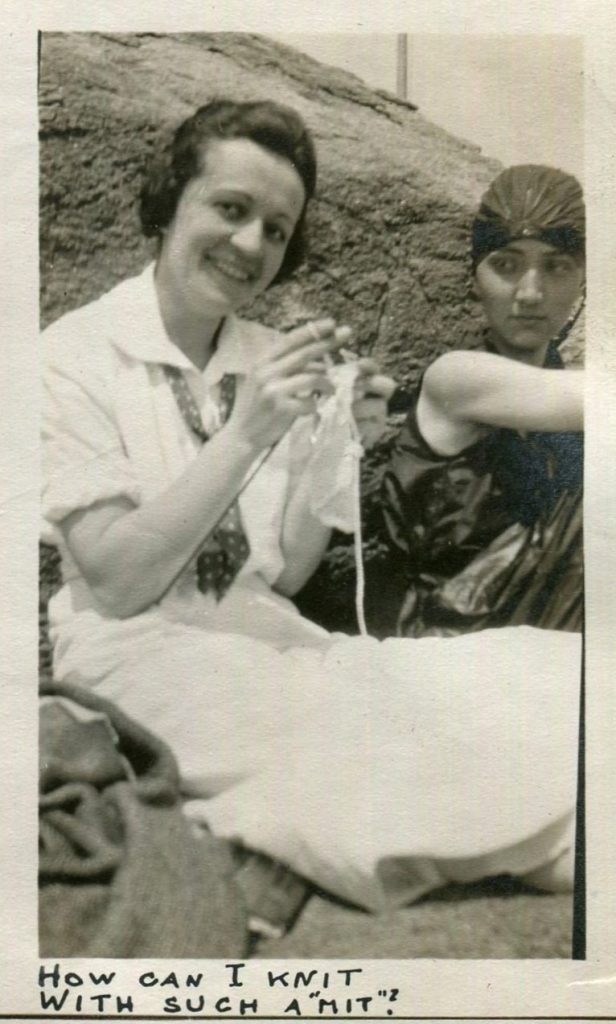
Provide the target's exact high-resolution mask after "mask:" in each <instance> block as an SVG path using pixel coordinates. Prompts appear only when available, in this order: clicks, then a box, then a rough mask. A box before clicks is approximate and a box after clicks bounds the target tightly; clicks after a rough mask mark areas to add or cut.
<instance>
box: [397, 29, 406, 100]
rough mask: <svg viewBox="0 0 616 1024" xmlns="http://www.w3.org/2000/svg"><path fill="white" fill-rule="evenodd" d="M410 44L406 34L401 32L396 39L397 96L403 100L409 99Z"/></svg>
mask: <svg viewBox="0 0 616 1024" xmlns="http://www.w3.org/2000/svg"><path fill="white" fill-rule="evenodd" d="M407 72H408V44H407V35H406V32H399V33H398V35H397V37H396V95H397V96H398V97H399V98H400V99H401V100H406V99H408V95H407V93H408V83H407Z"/></svg>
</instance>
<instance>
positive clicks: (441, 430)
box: [418, 351, 584, 451]
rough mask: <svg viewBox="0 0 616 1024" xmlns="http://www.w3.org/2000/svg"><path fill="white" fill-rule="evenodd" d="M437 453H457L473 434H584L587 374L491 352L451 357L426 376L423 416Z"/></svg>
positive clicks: (420, 412) (422, 423)
mask: <svg viewBox="0 0 616 1024" xmlns="http://www.w3.org/2000/svg"><path fill="white" fill-rule="evenodd" d="M418 415H419V418H420V426H421V428H422V432H423V431H426V432H427V436H426V440H427V441H428V443H430V444H434V446H435V447H437V448H439V449H442V450H443V451H447V450H448V449H451V451H455V450H456V440H461V441H462V442H463V443H462V444H460V445H459V446H458V450H459V449H460V448H462V447H464V446H465V445H466V444H468V443H470V442H472V440H473V438H472V436H471V435H472V433H473V430H475V431H477V430H478V429H480V428H481V427H486V426H489V427H509V428H510V429H512V430H544V431H549V432H556V431H569V430H572V431H577V430H583V421H584V373H583V372H581V371H579V370H569V371H555V370H550V369H548V370H545V369H540V368H537V367H534V366H528V365H526V364H525V363H518V362H516V361H515V360H513V359H507V358H506V357H505V356H500V355H495V354H492V353H490V352H473V351H461V352H448V353H446V354H445V355H443V356H440V357H439V358H438V359H437V360H435V362H434V363H433V364H432V365H431V366H430V367H429V368H428V370H427V371H426V373H425V375H424V380H423V386H422V392H421V397H420V407H419V410H418Z"/></svg>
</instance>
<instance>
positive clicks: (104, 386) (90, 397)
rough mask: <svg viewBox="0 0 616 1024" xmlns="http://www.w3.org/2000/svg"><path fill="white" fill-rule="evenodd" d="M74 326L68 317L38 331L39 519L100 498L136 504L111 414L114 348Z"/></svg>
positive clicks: (75, 322)
mask: <svg viewBox="0 0 616 1024" xmlns="http://www.w3.org/2000/svg"><path fill="white" fill-rule="evenodd" d="M80 326H81V325H80V322H79V318H76V319H73V318H72V315H71V314H69V316H67V317H65V318H63V320H61V321H58V323H57V324H54V325H53V326H52V327H51V328H49V329H48V330H47V331H45V332H44V334H43V345H44V353H43V355H44V377H43V423H42V463H43V465H42V469H43V516H44V518H45V519H46V520H47V521H48V522H50V523H59V522H61V520H62V519H64V518H65V517H66V516H67V515H69V514H70V513H71V512H75V511H76V510H77V509H83V508H87V507H89V506H90V505H93V504H95V503H96V502H99V501H104V500H105V499H110V498H117V497H120V496H125V497H128V498H130V500H131V501H133V502H134V503H135V504H138V503H139V487H138V484H137V481H136V479H135V477H134V474H133V472H132V471H131V466H130V463H129V461H128V458H127V457H126V453H125V451H124V447H123V444H122V438H121V435H120V432H119V428H118V425H117V423H116V420H115V417H114V393H115V377H116V374H117V372H118V368H117V366H116V365H115V362H114V353H113V350H112V348H111V346H109V345H108V344H107V343H106V342H105V341H104V340H101V339H100V338H98V339H97V338H96V334H95V332H90V331H88V329H87V326H86V328H85V329H84V330H83V331H81V330H80ZM69 328H70V330H69ZM97 341H98V342H99V343H98V344H97Z"/></svg>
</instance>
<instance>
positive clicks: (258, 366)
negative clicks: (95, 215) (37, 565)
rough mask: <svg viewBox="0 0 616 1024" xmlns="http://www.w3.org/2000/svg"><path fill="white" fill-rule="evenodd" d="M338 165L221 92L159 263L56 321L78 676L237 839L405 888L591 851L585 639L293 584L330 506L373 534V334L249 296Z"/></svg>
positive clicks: (156, 220)
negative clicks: (462, 622) (357, 436)
mask: <svg viewBox="0 0 616 1024" xmlns="http://www.w3.org/2000/svg"><path fill="white" fill-rule="evenodd" d="M315 181H316V162H315V156H314V150H313V145H312V142H311V139H310V136H309V134H308V132H307V130H306V129H305V127H304V125H303V123H302V121H301V120H300V118H299V117H298V116H297V115H296V114H295V113H294V112H293V111H290V110H288V109H287V108H283V107H280V106H278V105H277V104H273V103H234V102H231V101H225V100H221V101H215V102H213V103H210V104H209V105H207V106H206V107H202V108H200V110H198V111H197V112H196V114H195V115H194V116H193V117H191V118H189V119H188V121H186V122H185V123H184V124H183V125H182V126H181V127H180V128H179V129H178V131H177V133H176V135H175V137H174V140H173V142H172V145H171V147H170V149H169V152H168V154H167V156H166V158H165V159H164V160H163V162H162V164H161V165H159V166H157V167H155V168H154V169H153V171H152V174H151V175H150V179H149V183H148V185H147V186H146V187H145V189H144V192H143V195H142V201H141V219H142V225H143V228H144V231H145V233H146V234H147V235H149V236H154V237H156V238H157V239H158V251H157V257H156V261H155V263H154V264H153V265H151V266H149V267H147V268H146V270H145V271H144V272H143V273H142V274H141V275H140V276H138V277H136V278H132V279H130V280H128V281H125V282H124V283H122V284H120V285H119V286H117V287H116V288H114V289H113V290H112V291H111V292H109V293H108V294H107V295H104V296H103V297H102V298H101V299H99V300H98V301H96V302H94V303H92V304H90V305H88V306H85V307H83V308H81V309H78V310H76V311H74V312H72V313H69V314H68V315H67V316H65V317H63V318H62V319H61V320H59V321H58V322H57V323H55V324H53V325H52V327H51V328H49V329H48V330H47V331H46V332H45V350H46V359H47V369H46V376H45V386H46V407H45V416H44V459H45V494H44V511H45V516H46V519H47V521H48V523H49V524H51V526H52V528H53V531H54V536H55V539H56V541H57V543H58V544H59V546H60V550H61V554H62V566H63V579H64V586H63V588H62V590H61V591H60V593H59V594H58V595H57V596H56V597H55V598H54V599H53V601H52V602H51V605H50V632H51V638H52V642H53V646H54V672H55V675H56V678H58V679H59V680H63V681H66V682H74V683H79V684H81V685H88V686H93V687H96V689H97V690H98V691H99V692H100V693H102V694H104V695H105V696H107V697H110V698H112V699H114V700H116V701H117V702H118V704H120V705H121V706H122V707H123V708H124V709H125V710H126V711H128V712H129V713H131V714H132V715H133V716H134V717H136V718H137V719H138V720H140V721H142V722H143V723H144V724H145V725H147V726H149V727H150V728H152V729H153V730H155V731H156V732H158V733H159V734H160V735H161V736H162V737H163V738H165V739H166V740H167V741H168V742H169V744H170V745H171V747H172V749H173V750H174V752H175V754H176V756H177V758H178V761H179V765H180V769H181V772H182V776H183V778H184V780H185V786H186V791H187V792H189V793H191V794H192V795H194V796H196V797H199V798H200V799H198V800H196V801H195V803H194V804H193V808H192V809H193V813H194V814H195V815H197V816H199V817H201V818H202V819H203V820H204V821H206V822H207V823H208V825H209V826H210V827H211V828H212V829H213V830H214V831H216V832H218V833H219V834H222V835H227V836H233V837H235V838H238V839H240V840H242V841H243V842H245V843H246V844H247V845H249V846H252V847H255V848H257V849H259V850H263V851H265V852H266V853H269V854H271V855H272V856H274V857H277V858H280V859H281V860H282V861H284V862H286V863H288V864H290V865H291V866H292V867H294V868H295V869H296V870H297V871H299V872H300V873H302V874H305V875H306V876H307V877H309V878H311V879H313V880H314V881H316V882H318V883H319V884H320V885H322V886H323V887H325V888H329V889H330V890H332V891H334V892H336V893H338V894H339V895H341V896H344V897H346V898H348V899H350V900H353V901H356V902H358V903H360V904H363V905H364V906H367V907H378V906H381V905H382V904H383V902H385V901H386V900H388V899H395V900H397V901H404V900H408V899H411V898H414V897H416V896H417V895H419V894H421V893H422V892H425V891H426V890H428V889H430V888H433V887H434V886H437V885H439V884H441V883H442V882H444V881H447V880H448V879H459V880H469V879H474V878H479V877H482V876H484V875H486V874H496V873H502V872H513V873H517V874H528V873H529V872H533V871H535V870H536V869H539V868H545V866H546V865H548V866H549V865H554V864H561V863H562V859H563V857H565V856H568V852H569V851H570V850H571V836H572V822H573V809H574V805H575V779H576V736H577V713H576V712H577V705H578V700H577V689H578V680H579V637H576V636H575V635H573V634H552V633H549V632H546V631H536V630H532V629H525V628H520V629H517V630H500V631H487V632H485V633H482V634H479V635H476V636H469V637H461V638H457V639H455V640H445V641H443V640H440V639H437V640H435V639H425V640H420V641H411V640H394V639H392V640H387V641H384V642H382V643H379V642H377V641H376V640H373V639H371V638H368V637H352V638H345V637H340V636H333V635H331V634H329V633H327V632H326V631H325V630H323V629H321V628H320V627H318V626H316V625H315V624H314V623H312V622H309V621H308V620H306V619H304V618H302V617H301V616H300V615H299V613H298V612H297V610H296V609H295V606H294V605H293V604H292V603H291V601H290V600H289V599H288V595H292V594H293V593H295V592H296V591H297V590H298V589H299V588H300V587H301V586H302V585H303V583H304V582H305V581H306V580H307V579H308V577H309V576H310V575H311V574H312V572H313V571H314V569H315V568H316V566H317V564H318V562H319V561H320V559H321V557H322V554H323V552H324V550H325V547H326V545H327V543H328V540H329V536H330V530H331V523H332V522H337V523H339V522H340V520H341V519H342V520H343V521H346V522H347V524H348V526H347V528H349V529H350V528H352V509H353V494H350V495H348V496H347V495H345V494H344V493H342V491H343V488H341V486H339V481H340V480H341V479H346V480H348V481H353V479H354V477H353V473H352V472H351V473H350V475H349V468H348V467H349V463H348V452H349V449H348V445H347V447H346V448H345V447H344V445H342V447H341V449H340V455H339V457H338V456H337V455H336V452H337V451H338V449H337V447H336V445H337V443H338V442H339V441H340V437H342V436H344V437H346V438H347V441H349V439H351V440H352V439H353V426H352V423H349V421H348V416H347V419H346V421H345V420H344V416H342V418H341V419H340V420H337V419H336V417H337V415H338V411H339V410H340V409H342V407H343V405H344V403H342V405H340V404H338V405H336V404H335V403H336V402H338V403H340V395H343V392H344V386H343V385H344V382H343V381H342V378H341V377H336V373H335V372H332V371H331V362H332V360H331V358H330V357H331V355H332V354H333V353H335V352H336V350H337V349H338V348H339V347H340V346H341V345H343V344H344V342H345V340H347V339H348V337H349V334H350V332H349V330H348V329H347V328H344V327H343V328H339V327H337V326H336V324H335V323H334V322H333V321H332V320H330V319H323V320H320V321H317V322H315V323H312V324H308V325H306V326H304V327H300V328H298V329H296V330H295V331H292V332H291V333H289V334H286V335H281V334H279V333H277V332H275V331H273V330H270V329H268V328H264V327H262V326H260V325H257V324H255V323H251V322H249V321H246V320H243V319H240V318H238V317H237V316H236V310H237V309H239V308H241V307H242V306H244V305H246V304H247V303H249V302H250V301H251V300H252V299H253V298H254V297H255V296H257V295H258V294H259V293H260V292H262V291H263V290H264V289H265V288H267V287H268V286H269V285H270V284H271V283H272V282H274V281H277V280H281V279H282V278H283V277H284V276H286V275H288V274H290V273H291V272H292V271H293V270H294V269H295V267H296V266H297V265H298V263H299V262H300V261H301V259H302V256H303V253H304V244H305V243H304V230H305V217H306V209H307V205H308V203H309V200H310V198H311V196H312V195H313V192H314V188H315ZM353 373H354V374H355V375H356V376H355V382H354V390H353V391H352V392H349V386H350V385H349V380H347V383H346V388H347V405H346V409H347V412H348V409H349V408H350V405H349V403H353V402H354V403H355V410H356V412H357V411H358V403H361V400H362V398H363V395H364V394H366V393H370V394H375V393H376V394H377V395H378V394H380V395H381V396H384V397H386V396H387V395H388V394H389V392H390V390H391V388H392V382H391V381H389V380H388V379H387V378H383V377H381V376H379V375H378V373H377V372H376V367H375V366H374V364H373V363H371V362H370V361H360V363H359V365H358V367H357V369H356V371H353ZM349 379H350V378H349ZM336 384H338V392H337V395H336V397H335V398H332V399H329V405H328V395H330V393H331V392H332V390H333V388H334V386H335V385H336ZM318 396H323V398H322V399H319V397H318ZM332 403H333V404H332ZM327 407H328V408H329V409H330V411H331V410H332V409H333V410H334V413H333V414H332V416H331V417H330V420H331V424H332V425H333V430H334V434H333V435H331V438H330V440H331V441H332V443H331V444H329V445H328V447H327V450H326V451H325V456H326V457H325V460H324V459H323V454H324V453H323V450H321V451H319V450H318V449H319V444H318V443H317V444H316V445H315V444H314V441H315V438H317V440H318V438H319V437H320V436H322V435H320V434H319V432H318V429H317V427H318V421H317V410H318V409H320V410H324V409H326V408H327ZM323 416H324V418H325V414H323ZM343 421H344V422H343ZM345 430H346V431H347V434H344V431H345ZM336 431H338V434H336ZM341 431H342V433H340V432H341ZM328 460H329V462H328ZM351 461H352V460H351ZM332 463H333V464H334V465H333V474H332V476H331V480H333V481H334V485H335V486H333V487H332V488H331V494H330V498H331V500H329V502H328V500H321V498H322V494H321V496H320V497H319V492H320V491H321V490H322V485H323V487H325V486H326V483H327V481H326V479H325V477H326V475H327V472H328V471H329V470H331V469H332ZM324 467H325V469H324ZM345 474H346V476H345ZM336 481H338V483H336ZM336 488H337V489H336ZM351 490H352V488H351ZM347 498H348V500H347ZM317 499H318V500H317ZM345 502H346V504H345ZM546 723H549V726H546ZM539 753H540V755H541V760H542V763H543V764H545V765H548V766H550V767H549V770H547V771H545V772H542V773H541V775H540V776H538V775H537V759H538V755H539Z"/></svg>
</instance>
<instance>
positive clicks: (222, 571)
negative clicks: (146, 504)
mask: <svg viewBox="0 0 616 1024" xmlns="http://www.w3.org/2000/svg"><path fill="white" fill-rule="evenodd" d="M164 371H165V376H166V377H167V380H168V381H169V384H170V386H171V390H172V391H173V395H174V397H175V400H176V402H177V405H178V409H179V410H180V413H181V414H182V418H183V419H184V422H185V423H186V425H187V427H188V428H189V429H190V430H191V431H192V433H193V434H194V435H195V436H196V437H198V438H199V440H200V441H202V442H203V444H205V442H206V441H209V439H210V435H209V434H208V433H207V431H206V429H205V427H204V426H203V420H202V419H201V414H200V412H199V408H198V406H197V403H196V401H195V399H194V397H193V394H192V392H191V390H190V388H189V386H188V384H187V382H186V378H185V376H184V374H183V373H182V371H181V370H179V369H178V368H177V367H175V366H165V367H164ZM234 401H235V375H234V374H225V376H224V377H223V378H222V380H221V382H220V419H221V423H226V421H227V420H228V418H229V416H230V415H231V410H232V409H233V403H234ZM249 554H250V547H249V544H248V540H247V539H246V535H245V533H244V528H243V526H242V520H241V518H240V510H239V504H238V501H237V499H236V500H235V501H234V502H233V504H232V505H230V506H229V508H228V509H227V511H226V512H225V513H224V515H223V516H222V518H221V519H220V520H219V522H218V524H217V526H215V528H214V529H213V530H212V532H211V534H210V535H209V537H208V538H207V539H206V541H205V543H204V545H203V548H202V550H201V552H200V554H199V555H198V556H197V563H196V568H197V586H198V587H199V590H200V591H201V592H202V593H204V594H207V593H209V592H210V591H211V592H213V593H214V594H215V596H216V600H217V601H220V600H221V599H222V598H223V597H224V595H225V594H226V592H227V590H228V589H229V587H230V586H231V584H232V583H233V580H234V579H235V577H236V576H237V574H238V572H239V571H240V569H241V568H242V566H243V565H244V562H245V561H246V559H247V558H248V555H249Z"/></svg>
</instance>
